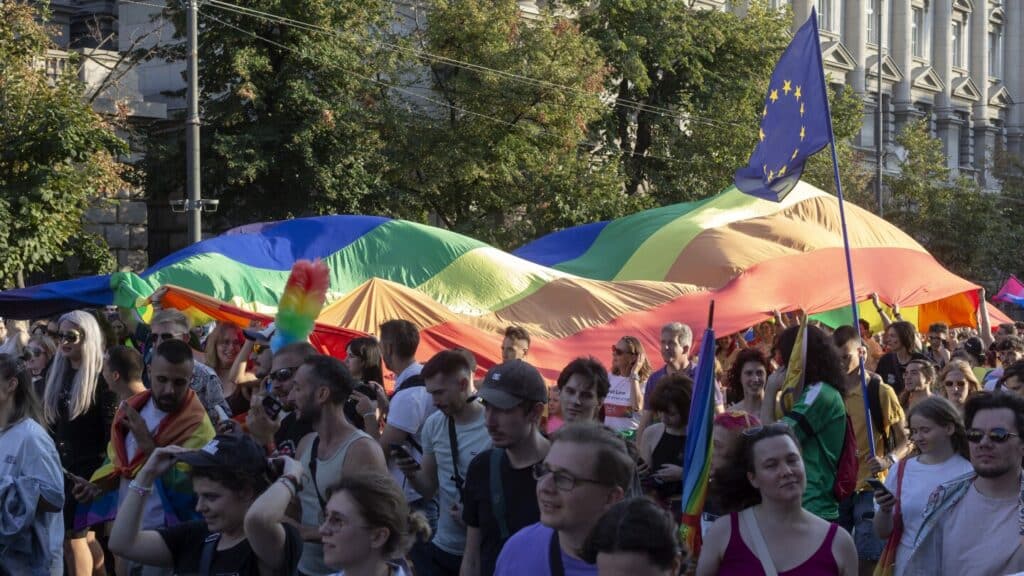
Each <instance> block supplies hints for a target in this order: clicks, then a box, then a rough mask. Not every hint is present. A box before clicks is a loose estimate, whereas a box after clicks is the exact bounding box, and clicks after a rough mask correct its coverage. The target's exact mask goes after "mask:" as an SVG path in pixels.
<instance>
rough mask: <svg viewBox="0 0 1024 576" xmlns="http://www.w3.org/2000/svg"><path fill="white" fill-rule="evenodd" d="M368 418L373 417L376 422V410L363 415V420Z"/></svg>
mask: <svg viewBox="0 0 1024 576" xmlns="http://www.w3.org/2000/svg"><path fill="white" fill-rule="evenodd" d="M370 416H373V419H374V420H376V419H377V411H376V410H370V411H369V412H367V413H365V414H363V418H369V417H370Z"/></svg>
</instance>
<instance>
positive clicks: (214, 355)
mask: <svg viewBox="0 0 1024 576" xmlns="http://www.w3.org/2000/svg"><path fill="white" fill-rule="evenodd" d="M229 330H230V331H234V332H235V333H236V334H240V333H241V332H242V331H241V329H240V328H238V327H237V326H235V325H234V324H232V323H230V322H217V325H216V326H215V327H214V328H213V332H210V335H209V336H208V337H207V338H206V347H205V349H206V365H207V366H209V367H210V368H213V369H214V371H217V370H227V369H229V368H231V365H230V364H228V365H227V366H221V364H223V363H224V358H221V357H220V352H218V351H217V345H218V344H220V343H221V342H222V341H223V340H224V339H225V338H226V337H227V336H229V332H228V331H229Z"/></svg>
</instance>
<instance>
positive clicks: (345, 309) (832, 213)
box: [0, 183, 999, 377]
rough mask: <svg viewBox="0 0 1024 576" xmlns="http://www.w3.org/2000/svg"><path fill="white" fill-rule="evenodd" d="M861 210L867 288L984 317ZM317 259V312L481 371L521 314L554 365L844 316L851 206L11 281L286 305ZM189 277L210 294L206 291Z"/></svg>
mask: <svg viewBox="0 0 1024 576" xmlns="http://www.w3.org/2000/svg"><path fill="white" fill-rule="evenodd" d="M848 224H849V228H850V239H851V244H852V249H853V258H854V272H855V274H856V278H857V294H858V297H859V298H860V299H862V300H866V299H868V297H869V295H870V293H871V292H878V293H879V294H880V295H881V298H882V300H883V301H887V302H898V303H900V305H901V306H902V307H903V309H904V317H905V318H908V319H910V318H914V319H916V320H917V322H918V324H919V325H927V324H928V323H929V322H933V321H939V320H941V321H945V322H948V323H950V324H954V325H956V324H972V323H973V322H974V312H975V309H976V307H977V305H978V298H977V293H976V290H977V286H975V285H974V284H972V283H971V282H969V281H967V280H964V279H963V278H959V277H957V276H955V275H954V274H952V273H950V272H949V271H947V270H946V269H944V268H943V267H942V266H941V265H939V264H938V263H937V262H936V261H935V260H934V259H933V258H932V257H931V256H930V255H929V254H928V253H927V252H926V251H925V250H924V248H922V247H921V246H920V245H919V244H917V243H916V242H914V240H913V239H911V238H910V237H909V236H907V235H906V234H904V233H903V232H901V231H900V230H898V229H897V228H895V227H893V226H891V225H889V224H888V223H886V222H885V221H884V220H881V219H879V218H877V217H875V216H873V215H871V214H869V213H867V212H865V211H863V210H860V209H858V208H856V207H855V206H849V208H848ZM318 258H319V259H322V260H323V261H324V262H325V263H326V264H327V265H328V266H329V268H330V286H329V288H328V292H327V302H328V304H327V306H326V307H325V308H324V310H323V311H321V313H320V316H319V317H318V319H317V320H318V322H320V323H322V324H329V325H331V326H336V327H341V328H345V329H348V330H351V331H353V332H366V333H374V332H377V330H378V327H379V325H380V323H381V322H383V321H385V320H388V319H391V318H406V319H408V320H410V321H412V322H413V323H415V324H416V325H417V326H419V327H420V328H421V330H422V333H421V340H422V344H421V347H420V351H419V354H418V356H419V357H420V358H422V359H425V358H428V357H429V356H430V355H431V354H432V353H434V352H436V351H438V350H441V349H443V348H448V347H451V346H455V345H459V346H466V347H469V348H470V349H472V351H473V352H475V353H476V354H477V357H478V360H479V362H480V368H481V370H485V369H487V368H488V367H490V366H491V365H493V364H494V363H496V362H498V361H499V360H500V345H501V339H502V332H503V330H504V328H505V327H506V326H508V325H510V324H519V325H523V326H525V327H526V328H527V329H528V330H529V331H530V332H531V334H532V335H533V345H532V346H531V349H530V356H529V359H530V360H531V361H532V362H533V363H535V364H536V365H537V366H538V367H539V368H540V369H541V370H542V372H543V373H544V374H545V375H546V376H547V377H553V376H556V375H557V373H558V371H559V370H560V369H561V368H562V367H563V366H564V365H565V364H566V363H567V362H568V361H569V360H571V359H572V358H574V357H576V356H580V355H588V354H595V353H596V354H600V353H601V352H604V351H607V350H608V349H609V348H610V347H611V345H612V344H614V343H615V342H616V341H617V340H618V339H619V338H620V337H621V336H622V335H624V334H633V335H636V336H637V337H639V338H640V339H641V341H642V342H643V344H644V346H645V347H647V350H649V351H650V352H651V353H653V351H654V350H656V349H657V348H658V345H659V343H658V340H657V339H658V334H659V332H660V327H661V326H662V325H663V324H665V323H666V322H669V321H681V322H686V323H688V324H689V325H691V326H702V325H704V323H705V322H706V318H705V313H706V310H707V308H708V304H709V303H710V301H711V300H712V299H714V300H715V302H716V303H717V306H716V307H717V309H718V312H717V314H716V320H715V325H716V329H717V331H718V333H719V334H720V335H725V334H730V333H734V332H737V331H739V330H742V329H745V328H747V327H748V326H751V325H754V324H756V323H758V322H760V321H762V320H765V319H767V318H769V317H770V315H771V311H772V310H775V309H778V310H781V311H789V310H796V309H803V310H807V311H808V312H809V313H811V314H826V315H829V318H830V321H832V322H839V321H842V319H843V314H845V315H846V316H849V308H848V303H849V292H848V288H847V284H846V271H845V265H844V260H843V255H842V239H841V236H840V233H839V216H838V205H837V203H836V200H835V198H834V197H832V196H831V195H829V194H827V193H825V192H823V191H821V190H818V189H816V188H814V187H813V186H810V185H808V184H805V183H801V184H799V185H798V186H797V187H796V188H795V189H794V190H793V191H792V192H791V193H790V194H789V195H788V196H787V197H786V198H785V200H784V201H783V202H781V203H776V202H770V201H766V200H760V199H757V198H754V197H751V196H748V195H745V194H742V193H740V192H739V191H738V190H736V189H735V188H729V189H728V190H726V191H724V192H722V193H721V194H718V195H716V196H714V197H712V198H708V199H706V200H703V201H700V202H695V203H688V204H679V205H674V206H666V207H662V208H656V209H653V210H648V211H645V212H641V213H638V214H634V215H631V216H628V217H625V218H621V219H619V220H614V221H611V222H602V223H596V224H590V225H586V226H581V227H577V228H572V229H568V230H564V231H562V232H558V233H555V234H551V235H549V236H546V237H544V238H541V239H539V240H537V241H535V242H533V243H531V244H529V245H527V246H524V247H523V248H521V249H519V250H517V251H515V252H514V253H507V252H503V251H501V250H498V249H497V248H495V247H493V246H489V245H487V244H485V243H483V242H480V241H478V240H474V239H472V238H467V237H465V236H461V235H459V234H456V233H454V232H451V231H447V230H441V229H438V228H433V227H430V226H425V225H422V224H415V223H412V222H406V221H401V220H390V219H387V218H380V217H373V216H323V217H316V218H303V219H296V220H287V221H281V222H274V223H261V224H253V225H249V226H245V227H242V228H238V229H235V230H232V231H230V232H228V233H226V234H224V235H222V236H219V237H216V238H211V239H209V240H206V241H203V242H201V243H198V244H195V245H193V246H190V247H188V248H186V249H184V250H181V251H179V252H176V253H174V254H172V255H170V256H168V257H167V258H164V259H163V260H161V261H159V262H157V263H156V264H155V265H154V266H152V267H151V268H149V269H148V270H146V271H145V272H143V273H141V274H138V275H135V274H131V273H117V274H113V275H110V276H100V277H95V278H83V279H79V280H73V281H69V282H58V283H52V284H46V285H41V286H34V287H31V288H27V289H22V290H10V291H6V292H2V293H0V315H3V316H10V317H26V316H38V315H42V314H50V313H54V312H57V311H62V310H67V309H70V308H77V307H82V306H97V305H104V304H111V303H115V302H116V303H118V304H120V305H125V306H139V305H142V304H143V303H144V301H145V298H146V297H147V296H149V295H150V294H151V293H152V292H153V291H154V290H155V289H156V288H157V287H159V286H161V285H166V284H170V285H174V286H177V287H180V288H181V289H183V290H182V291H181V294H183V295H185V296H183V298H182V299H180V300H179V302H178V304H176V305H177V306H179V307H183V308H186V309H188V308H190V307H192V308H193V309H194V311H201V310H203V309H206V310H209V309H210V306H208V305H207V306H205V308H204V306H199V305H198V304H196V305H195V306H193V305H192V304H190V302H195V301H196V300H197V299H199V298H200V296H203V297H205V298H213V299H216V300H217V301H223V302H224V303H226V304H229V305H233V306H236V307H238V308H240V309H243V310H247V311H250V312H259V313H263V314H272V313H273V312H274V309H275V306H276V304H277V302H278V299H279V297H280V295H281V292H282V290H283V289H284V286H285V283H286V281H287V278H288V274H289V271H290V270H291V267H292V265H293V264H294V262H295V261H296V260H298V259H307V260H315V259H318ZM189 291H191V293H194V294H196V295H197V296H195V297H194V299H193V300H192V301H190V300H189V299H188V297H187V295H188V293H189ZM206 304H209V302H207V303H206ZM844 307H846V310H845V311H838V312H833V311H836V310H837V309H842V308H844ZM868 308H871V306H870V304H869V305H868ZM871 312H872V314H873V313H874V312H873V310H872V311H871ZM196 315H197V317H201V316H202V314H200V313H198V312H197V314H196ZM865 316H866V317H868V318H869V319H870V318H871V316H868V315H867V314H865ZM994 317H995V318H997V319H998V318H999V316H998V315H995V316H994ZM231 318H232V321H236V320H235V318H236V317H235V316H232V317H231ZM237 321H238V322H239V323H241V322H242V320H237ZM847 321H848V320H847ZM994 321H998V320H994ZM245 322H247V320H245Z"/></svg>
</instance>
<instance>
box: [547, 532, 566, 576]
mask: <svg viewBox="0 0 1024 576" xmlns="http://www.w3.org/2000/svg"><path fill="white" fill-rule="evenodd" d="M548 570H549V571H550V572H551V576H565V566H564V565H562V544H561V543H560V542H559V541H558V530H552V531H551V540H550V541H549V542H548Z"/></svg>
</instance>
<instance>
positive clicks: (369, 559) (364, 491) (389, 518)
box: [320, 474, 430, 576]
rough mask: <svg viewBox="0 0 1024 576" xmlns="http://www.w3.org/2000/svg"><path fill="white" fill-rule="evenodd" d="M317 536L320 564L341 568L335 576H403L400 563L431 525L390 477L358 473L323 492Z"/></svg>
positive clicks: (428, 536)
mask: <svg viewBox="0 0 1024 576" xmlns="http://www.w3.org/2000/svg"><path fill="white" fill-rule="evenodd" d="M320 538H321V541H322V542H323V545H324V563H325V564H327V565H328V566H330V567H331V568H339V569H341V571H340V572H338V573H336V574H335V575H334V576H381V575H388V576H405V575H406V571H405V569H404V568H403V565H404V561H403V560H402V559H403V558H404V557H405V554H406V553H407V552H408V551H409V548H410V547H411V546H412V544H413V543H414V542H415V541H420V542H426V541H427V540H428V539H429V538H430V525H429V524H428V523H427V519H426V518H425V517H424V516H423V514H421V513H419V512H410V511H409V505H408V504H406V502H405V495H404V494H403V493H402V489H401V488H399V487H398V485H397V484H395V481H394V480H392V478H391V477H390V476H388V475H386V474H358V475H354V476H349V477H346V478H342V479H341V481H340V482H338V483H337V484H335V485H334V486H331V487H329V488H328V489H327V506H326V507H325V508H324V523H323V524H321V525H320Z"/></svg>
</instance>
